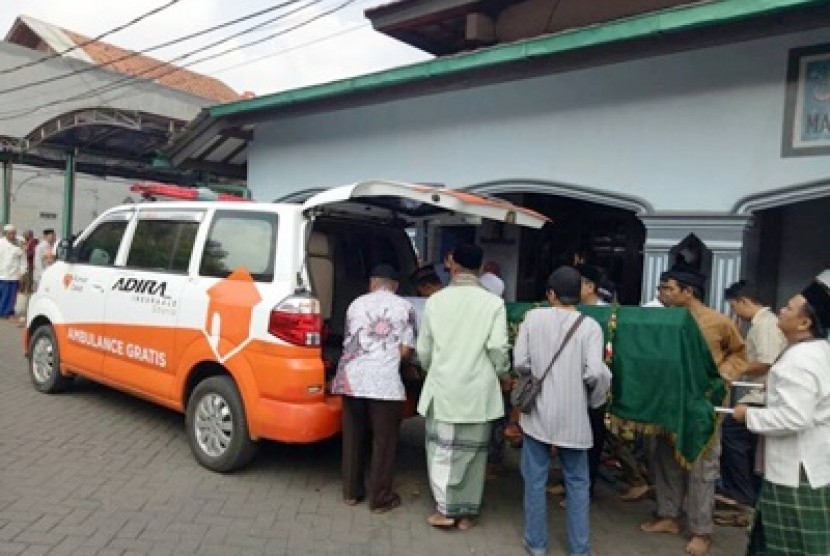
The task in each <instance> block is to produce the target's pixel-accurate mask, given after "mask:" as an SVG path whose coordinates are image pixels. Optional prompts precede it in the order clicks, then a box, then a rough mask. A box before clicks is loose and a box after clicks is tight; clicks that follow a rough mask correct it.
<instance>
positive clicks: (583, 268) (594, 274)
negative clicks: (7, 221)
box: [576, 264, 602, 287]
mask: <svg viewBox="0 0 830 556" xmlns="http://www.w3.org/2000/svg"><path fill="white" fill-rule="evenodd" d="M576 269H577V270H578V271H579V273H580V274H581V275H582V277H583V278H585V279H586V280H588V281H589V282H593V283H594V284H596V286H597V287H599V284H600V282H602V273H601V272H600V271H599V269H598V268H597V267H595V266H594V265H592V264H581V265H577V267H576Z"/></svg>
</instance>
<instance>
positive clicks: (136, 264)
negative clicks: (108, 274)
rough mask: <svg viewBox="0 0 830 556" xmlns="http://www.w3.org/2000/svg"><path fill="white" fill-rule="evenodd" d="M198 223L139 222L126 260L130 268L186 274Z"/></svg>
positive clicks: (172, 221) (169, 221)
mask: <svg viewBox="0 0 830 556" xmlns="http://www.w3.org/2000/svg"><path fill="white" fill-rule="evenodd" d="M198 230H199V222H196V221H190V222H182V221H177V220H139V221H138V225H137V226H136V228H135V233H134V234H133V242H132V245H130V253H129V255H128V256H127V267H129V268H141V269H146V270H161V271H168V272H178V273H185V272H187V267H188V266H189V265H190V255H191V253H192V252H193V243H194V242H195V240H196V232H197V231H198Z"/></svg>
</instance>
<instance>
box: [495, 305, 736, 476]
mask: <svg viewBox="0 0 830 556" xmlns="http://www.w3.org/2000/svg"><path fill="white" fill-rule="evenodd" d="M539 306H543V305H542V304H539V303H508V304H507V320H508V325H509V328H510V332H511V334H510V338H511V340H512V339H513V338H515V332H517V331H518V327H519V325H520V324H521V321H522V320H523V319H524V315H525V313H526V312H527V311H528V310H530V309H532V308H534V307H539ZM579 311H580V312H582V313H584V314H585V315H587V316H590V317H592V318H594V319H595V320H596V321H597V322H598V323H599V324H600V326H601V327H602V330H603V333H604V334H605V338H606V341H607V339H608V332H609V331H608V321H609V318H610V316H611V312H612V307H611V306H580V307H579ZM611 372H612V373H613V375H614V378H613V382H612V386H611V403H610V405H609V412H610V413H611V415H612V418H613V419H615V420H617V421H619V422H622V423H624V424H626V423H627V424H630V425H632V426H633V427H634V428H635V429H637V430H640V431H643V432H646V433H650V434H657V433H664V434H668V435H670V437H671V438H672V440H673V442H674V447H675V454H676V456H677V458H678V460H679V461H680V462H681V463H683V464H684V465H686V466H688V465H690V464H691V463H692V462H694V461H695V460H697V458H698V457H699V456H700V454H701V453H702V452H703V450H704V449H705V448H706V447H707V446H708V444H709V442H710V441H711V440H712V438H713V435H714V432H715V426H716V414H715V411H714V409H713V408H714V406H717V405H721V404H722V403H723V401H724V399H725V397H726V386H725V384H724V382H723V380H722V379H721V378H720V375H719V374H718V371H717V368H716V367H715V363H714V361H713V360H712V354H711V352H710V351H709V347H708V345H707V344H706V340H705V339H704V338H703V335H702V334H701V332H700V329H699V328H698V326H697V323H696V322H695V320H694V318H693V317H692V315H691V314H690V313H689V312H688V311H687V310H686V309H679V308H660V307H656V308H651V307H618V308H617V326H616V330H615V332H614V334H613V360H612V363H611Z"/></svg>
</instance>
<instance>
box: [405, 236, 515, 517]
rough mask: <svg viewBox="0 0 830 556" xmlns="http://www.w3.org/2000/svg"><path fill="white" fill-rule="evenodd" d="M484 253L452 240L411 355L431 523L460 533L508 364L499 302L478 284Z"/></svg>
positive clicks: (481, 474) (477, 489) (478, 495)
mask: <svg viewBox="0 0 830 556" xmlns="http://www.w3.org/2000/svg"><path fill="white" fill-rule="evenodd" d="M482 258H483V252H482V250H481V248H480V247H477V246H474V245H469V244H461V245H458V246H457V247H456V248H455V249H454V251H453V254H452V257H451V259H450V261H449V262H450V276H451V277H452V280H451V282H450V284H449V286H447V287H446V288H444V289H443V290H441V291H439V292H437V293H435V294H434V295H432V297H430V298H429V299H428V300H427V303H426V308H425V310H424V316H423V320H422V322H421V330H420V333H419V334H418V358H419V359H420V361H421V365H422V366H423V369H424V370H425V371H426V373H427V378H426V381H425V382H424V388H423V391H422V392H421V399H420V402H419V403H418V413H420V414H421V415H423V416H424V417H426V451H427V472H428V474H429V480H430V486H431V488H432V494H433V496H434V498H435V507H436V512H435V513H434V514H432V515H431V516H429V518H428V519H427V521H428V523H429V524H430V525H432V526H433V527H452V526H457V527H458V528H459V529H462V530H467V529H469V528H470V527H472V526H473V521H472V519H473V518H474V517H475V516H477V515H478V513H479V510H480V507H481V499H482V496H483V494H484V479H485V474H486V466H487V446H488V441H489V439H490V427H491V423H492V421H493V420H495V419H498V418H499V417H501V416H502V415H504V406H503V403H502V394H501V388H500V386H499V378H501V377H505V376H506V374H507V371H508V369H509V359H508V343H507V317H506V312H505V307H504V301H503V300H502V299H501V298H499V297H496V296H495V295H493V294H491V293H489V292H488V291H487V290H485V289H484V288H483V287H481V284H480V283H479V281H478V273H479V269H480V268H481V263H482Z"/></svg>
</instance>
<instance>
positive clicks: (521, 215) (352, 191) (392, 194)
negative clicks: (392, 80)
mask: <svg viewBox="0 0 830 556" xmlns="http://www.w3.org/2000/svg"><path fill="white" fill-rule="evenodd" d="M303 208H304V210H305V213H306V215H308V216H309V217H312V218H313V217H315V216H317V215H320V214H330V215H342V216H347V215H351V216H358V217H359V218H361V219H377V220H380V221H390V222H391V221H396V220H404V221H406V222H407V224H409V225H413V224H417V223H421V222H423V221H425V220H428V221H430V223H431V224H436V225H441V224H442V223H448V224H449V223H470V224H473V223H476V222H480V219H482V218H485V219H489V220H495V221H498V222H504V223H508V224H516V225H518V226H526V227H529V228H537V229H538V228H541V227H542V226H544V224H545V223H546V222H548V221H549V219H548V218H547V217H545V216H543V215H541V214H539V213H537V212H534V211H532V210H529V209H526V208H523V207H520V206H517V205H514V204H513V203H510V202H508V201H505V200H503V199H498V198H493V197H482V196H480V195H476V194H474V193H467V192H465V191H458V190H453V189H446V188H442V187H433V186H427V185H418V184H408V183H397V182H389V181H365V182H360V183H356V184H353V185H347V186H343V187H336V188H333V189H329V190H326V191H323V192H322V193H318V194H317V195H314V196H313V197H311V198H309V199H308V200H307V201H306V202H305V203H304V204H303Z"/></svg>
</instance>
